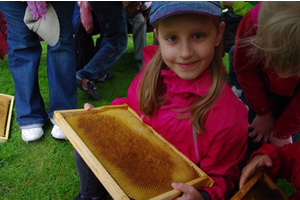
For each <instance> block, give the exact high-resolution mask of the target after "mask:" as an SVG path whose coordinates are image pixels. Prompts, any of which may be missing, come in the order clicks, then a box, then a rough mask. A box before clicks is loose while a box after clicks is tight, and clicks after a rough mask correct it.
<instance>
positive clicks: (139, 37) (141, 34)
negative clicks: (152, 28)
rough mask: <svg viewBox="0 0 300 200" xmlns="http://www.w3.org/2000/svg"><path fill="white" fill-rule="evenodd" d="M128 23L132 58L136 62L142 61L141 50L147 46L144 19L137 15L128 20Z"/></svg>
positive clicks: (141, 15) (140, 14)
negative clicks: (132, 47)
mask: <svg viewBox="0 0 300 200" xmlns="http://www.w3.org/2000/svg"><path fill="white" fill-rule="evenodd" d="M128 22H129V23H130V24H131V25H132V35H133V43H134V58H135V59H136V60H144V57H143V48H144V47H145V46H146V45H147V41H146V34H147V26H146V24H145V23H144V22H145V18H144V16H143V14H142V13H139V14H137V15H136V16H134V17H133V18H129V19H128ZM143 24H144V25H143ZM142 25H143V26H142ZM140 26H142V28H140ZM137 31H138V32H137Z"/></svg>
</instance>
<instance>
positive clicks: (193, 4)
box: [149, 1, 222, 25]
mask: <svg viewBox="0 0 300 200" xmlns="http://www.w3.org/2000/svg"><path fill="white" fill-rule="evenodd" d="M184 13H195V14H202V15H208V16H212V17H221V16H222V7H221V3H220V2H219V1H152V6H151V10H150V14H149V16H150V24H151V25H154V24H155V23H157V22H158V21H160V20H162V19H164V18H167V17H170V16H172V15H178V14H184Z"/></svg>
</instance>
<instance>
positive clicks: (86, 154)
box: [53, 105, 214, 200]
mask: <svg viewBox="0 0 300 200" xmlns="http://www.w3.org/2000/svg"><path fill="white" fill-rule="evenodd" d="M114 108H120V109H126V110H128V111H129V112H131V113H132V114H133V115H134V116H136V117H137V118H138V119H140V118H139V117H138V115H137V114H136V113H135V112H134V111H133V110H132V109H131V108H129V107H128V106H127V105H119V106H102V107H100V108H94V109H91V110H89V111H87V110H85V109H75V110H64V111H55V112H54V117H53V119H54V121H55V122H56V123H57V125H58V126H59V127H60V128H61V129H62V130H63V132H64V133H65V135H66V136H67V137H68V139H69V141H70V142H71V143H72V145H73V146H74V148H75V149H76V150H77V152H78V153H79V154H80V155H81V157H82V158H83V159H84V161H85V162H86V163H87V165H88V166H89V167H90V169H91V170H92V171H93V172H94V174H95V175H96V176H97V178H98V179H99V180H100V182H101V183H102V184H103V186H104V187H105V188H106V190H107V191H108V192H109V193H110V195H111V196H112V197H113V199H115V200H118V199H120V200H121V199H122V200H129V199H130V198H129V197H128V196H127V195H126V194H125V193H124V191H123V190H122V189H121V188H120V186H119V185H118V184H117V183H116V182H115V181H114V179H113V178H112V177H111V176H110V174H109V172H108V171H107V170H106V169H105V168H104V167H103V166H102V164H101V163H100V161H99V160H97V159H96V157H95V156H94V154H93V153H92V152H91V151H90V150H89V148H88V147H87V146H86V145H85V144H84V142H83V141H82V140H81V139H80V137H79V136H78V135H77V134H76V133H75V131H74V130H73V129H72V128H71V126H70V125H69V124H68V122H67V121H66V119H65V117H68V116H74V115H82V114H85V113H87V112H88V113H89V114H92V113H99V112H103V111H105V110H108V109H114ZM149 128H150V129H151V130H152V131H153V132H154V133H155V134H156V136H157V137H158V138H160V139H161V140H164V141H166V140H165V139H164V138H163V137H162V136H160V135H159V134H158V133H156V132H155V131H154V130H153V129H152V128H151V127H149ZM170 147H171V148H172V149H173V150H174V151H175V152H176V153H178V154H179V156H182V157H183V158H184V159H185V160H186V161H187V162H188V163H189V164H190V165H191V166H193V167H194V168H195V169H196V170H197V172H199V173H200V174H201V176H200V177H199V178H197V179H195V180H192V181H191V182H189V183H187V184H189V185H192V186H194V187H195V188H197V189H199V188H201V187H211V186H212V185H213V183H214V181H213V180H212V179H211V178H210V177H209V176H207V175H206V174H205V173H204V172H202V171H201V170H200V169H199V168H198V167H197V166H196V165H195V164H194V163H192V162H191V161H190V160H189V159H188V158H186V157H185V156H184V155H183V154H182V153H181V152H179V151H178V150H177V149H176V148H175V147H173V146H172V145H171V144H170ZM180 195H181V193H180V192H179V191H177V190H171V191H169V192H167V193H164V194H161V195H159V196H157V197H155V198H152V200H159V199H164V200H168V199H174V198H175V197H178V196H180Z"/></svg>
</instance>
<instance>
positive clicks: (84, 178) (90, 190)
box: [74, 149, 108, 199]
mask: <svg viewBox="0 0 300 200" xmlns="http://www.w3.org/2000/svg"><path fill="white" fill-rule="evenodd" d="M74 158H75V163H76V167H77V171H78V174H79V181H80V191H79V193H80V194H79V195H78V196H79V197H81V199H89V198H94V199H96V198H99V199H100V198H101V197H104V196H106V195H107V194H108V193H107V191H106V190H105V188H104V187H103V185H102V184H101V182H100V181H99V180H98V178H97V177H96V176H95V174H94V173H93V172H92V170H91V169H90V168H89V166H88V165H87V164H86V163H85V161H84V160H83V159H82V157H81V156H80V155H79V153H78V152H77V151H76V150H75V149H74Z"/></svg>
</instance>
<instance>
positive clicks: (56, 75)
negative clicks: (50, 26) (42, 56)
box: [47, 1, 77, 139]
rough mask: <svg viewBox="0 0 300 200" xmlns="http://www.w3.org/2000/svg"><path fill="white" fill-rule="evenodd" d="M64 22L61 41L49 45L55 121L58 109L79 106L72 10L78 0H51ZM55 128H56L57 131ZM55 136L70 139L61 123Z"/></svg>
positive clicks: (61, 24) (51, 111)
mask: <svg viewBox="0 0 300 200" xmlns="http://www.w3.org/2000/svg"><path fill="white" fill-rule="evenodd" d="M51 4H52V5H53V7H54V9H55V11H56V13H57V16H58V18H59V23H60V36H59V41H58V43H57V44H56V45H55V46H53V47H51V46H49V45H48V49H47V75H48V82H49V118H50V119H51V121H52V123H53V124H55V122H54V121H53V120H52V118H53V113H54V111H55V110H67V109H75V108H76V107H77V86H76V78H75V76H76V58H75V51H74V49H75V47H74V41H73V34H72V13H73V10H74V2H71V1H56V2H51ZM53 131H54V132H53ZM53 131H52V132H51V133H52V136H53V137H54V138H56V139H66V137H65V136H64V134H63V133H62V132H61V131H60V129H59V128H58V127H56V128H55V129H53Z"/></svg>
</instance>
